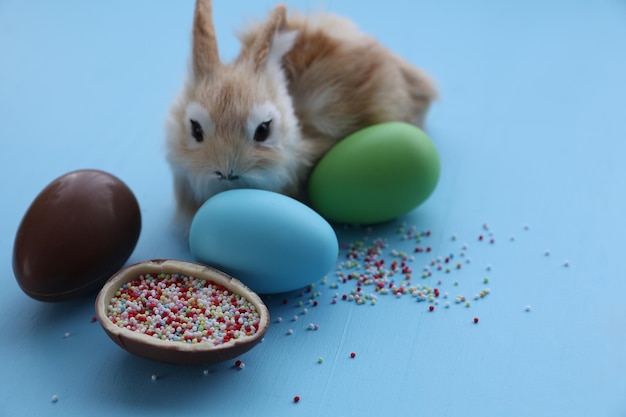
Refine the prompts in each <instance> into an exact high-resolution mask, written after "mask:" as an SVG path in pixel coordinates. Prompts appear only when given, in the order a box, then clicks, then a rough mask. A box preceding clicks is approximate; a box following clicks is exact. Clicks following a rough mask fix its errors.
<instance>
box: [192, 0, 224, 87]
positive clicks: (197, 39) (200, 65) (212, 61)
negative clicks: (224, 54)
mask: <svg viewBox="0 0 626 417" xmlns="http://www.w3.org/2000/svg"><path fill="white" fill-rule="evenodd" d="M212 9H213V7H212V4H211V0H197V1H196V10H195V12H194V17H193V51H192V59H193V71H194V75H195V76H196V77H201V76H202V75H205V74H207V73H210V72H211V71H212V70H213V69H215V68H216V67H217V66H218V64H219V62H220V58H219V54H218V51H217V38H216V36H215V27H214V25H213V12H212Z"/></svg>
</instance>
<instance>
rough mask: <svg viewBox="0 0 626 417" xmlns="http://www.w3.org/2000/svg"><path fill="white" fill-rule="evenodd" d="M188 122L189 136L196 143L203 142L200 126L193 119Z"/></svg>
mask: <svg viewBox="0 0 626 417" xmlns="http://www.w3.org/2000/svg"><path fill="white" fill-rule="evenodd" d="M189 122H190V123H191V136H193V137H194V139H195V140H196V141H197V142H202V141H203V140H204V132H203V131H202V126H200V123H198V122H197V121H195V120H193V119H189Z"/></svg>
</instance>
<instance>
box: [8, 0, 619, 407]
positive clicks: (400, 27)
mask: <svg viewBox="0 0 626 417" xmlns="http://www.w3.org/2000/svg"><path fill="white" fill-rule="evenodd" d="M288 4H290V5H293V6H297V7H299V8H301V9H305V10H317V9H321V8H325V9H327V10H330V11H333V12H337V13H339V14H343V15H346V16H348V17H350V18H352V19H353V20H354V21H355V22H356V23H357V24H358V25H359V26H360V27H361V28H362V29H363V30H365V31H367V32H369V33H371V34H373V35H374V36H376V37H377V38H379V39H380V40H381V41H382V42H383V43H384V44H386V45H387V46H389V47H390V48H391V49H393V50H394V51H396V52H398V53H400V54H401V55H403V56H405V57H406V58H407V59H409V60H410V61H412V62H413V63H415V64H417V65H419V66H421V67H422V68H424V69H425V70H427V71H428V72H429V73H430V74H431V75H432V76H433V77H434V78H435V79H436V80H437V83H438V85H439V88H440V90H441V99H440V100H439V101H438V102H437V103H436V105H435V106H434V108H433V110H432V113H431V114H430V116H429V119H428V126H427V129H428V131H429V133H430V135H431V137H432V138H433V140H434V141H435V143H436V145H437V147H438V149H439V152H440V155H441V162H442V175H441V180H440V183H439V186H438V188H437V190H436V191H435V193H434V195H433V196H432V197H431V198H430V199H429V200H428V201H427V202H426V203H425V204H423V205H422V206H421V207H419V208H418V209H416V210H415V211H413V212H411V213H410V214H408V215H407V216H405V217H403V218H401V219H398V221H397V222H393V223H391V224H385V225H380V226H376V227H373V228H372V229H371V230H368V229H365V228H344V227H342V226H338V227H337V233H338V236H339V239H340V241H341V242H342V243H343V244H347V243H349V242H352V241H354V240H358V239H361V240H363V239H367V240H365V241H366V242H371V241H372V240H373V239H374V238H376V237H382V238H384V239H386V241H387V242H388V245H389V246H388V248H387V249H386V251H385V255H384V256H385V258H386V259H387V262H388V264H389V263H390V262H391V261H392V260H393V259H394V258H393V256H392V254H391V249H397V250H405V251H409V252H410V251H412V250H413V248H414V247H415V246H416V245H417V243H416V242H415V241H414V240H411V239H405V240H403V239H402V236H403V234H404V233H406V231H407V230H408V229H409V228H410V227H411V226H415V228H416V230H417V231H425V230H430V231H431V236H430V237H428V238H424V240H423V242H422V243H420V245H428V246H431V247H432V252H431V253H429V254H423V253H420V254H418V253H415V254H414V255H415V260H414V261H412V262H411V263H410V264H411V266H412V268H413V270H414V275H415V277H414V278H413V280H412V282H413V283H414V284H419V285H423V284H424V285H429V286H432V287H435V286H438V287H439V288H440V290H441V292H442V294H443V293H444V292H449V294H450V298H449V299H448V301H450V302H451V306H450V307H449V308H445V307H444V303H445V301H446V300H444V299H443V295H442V296H441V297H440V298H441V299H440V300H439V304H438V305H436V308H435V310H434V311H433V312H429V311H428V306H429V305H430V304H429V303H428V302H417V301H416V299H415V298H413V297H411V296H410V295H405V296H402V297H396V296H393V295H379V296H378V299H377V303H376V305H375V306H372V305H370V304H367V305H356V304H355V303H354V302H349V301H342V300H339V302H338V303H337V304H332V303H331V300H332V298H333V297H334V294H335V292H336V293H338V294H339V297H340V298H341V295H342V294H344V293H349V292H350V291H351V290H353V289H354V288H355V286H354V283H353V282H352V281H349V282H348V283H346V284H344V283H341V282H340V283H339V284H338V288H337V289H332V288H330V284H331V283H333V282H336V279H337V278H336V276H335V271H329V274H328V281H327V282H326V283H325V284H324V283H321V282H319V283H316V286H315V288H314V289H313V291H312V292H311V293H305V294H304V295H302V296H301V295H300V294H299V293H298V292H295V293H293V294H287V295H284V296H283V295H281V296H278V297H273V298H271V299H267V304H268V307H269V308H270V313H271V315H272V317H273V320H275V319H276V318H277V317H279V316H280V317H283V321H282V323H276V322H273V323H272V325H271V326H270V329H269V330H268V333H267V334H266V337H265V341H264V342H263V343H262V344H261V345H259V346H258V347H256V348H255V349H253V350H252V351H250V352H248V353H247V354H245V355H244V356H242V357H241V358H240V359H241V360H242V361H244V363H245V364H246V367H245V368H244V369H242V370H239V369H235V368H234V367H233V364H232V363H222V364H217V365H212V366H210V367H177V366H171V365H165V364H160V363H154V362H150V361H147V360H144V359H141V358H136V357H134V356H131V355H130V354H128V353H126V352H125V351H123V350H122V349H120V348H119V347H117V346H116V345H114V344H113V343H112V342H111V341H110V340H109V339H108V338H107V337H106V335H105V334H104V332H103V331H102V329H101V328H100V327H99V325H98V324H94V323H91V317H92V316H93V314H94V313H93V301H94V297H85V298H83V299H80V300H76V301H71V302H66V303H59V304H45V303H41V302H37V301H35V300H32V299H30V298H28V297H27V296H26V295H25V294H24V293H23V292H22V291H21V290H20V289H19V287H18V285H17V283H16V281H15V279H14V276H13V272H12V269H11V253H12V246H13V239H14V236H15V232H16V230H17V227H18V225H19V222H20V220H21V217H22V216H23V214H24V213H25V211H26V209H27V208H28V206H29V205H30V203H31V202H32V200H33V199H34V198H35V196H36V195H37V194H38V193H39V192H40V191H41V190H42V189H43V188H44V187H45V185H47V184H48V183H49V182H50V181H52V180H53V179H54V178H56V177H58V176H60V175H62V174H64V173H66V172H69V171H71V170H74V169H78V168H99V169H103V170H106V171H108V172H111V173H113V174H114V175H116V176H118V177H119V178H121V179H122V180H123V181H125V182H126V183H127V184H128V185H129V186H130V187H131V189H132V190H133V191H134V192H135V194H136V196H137V198H138V200H139V203H140V205H141V210H142V216H143V229H142V234H141V237H140V240H139V242H138V245H137V247H136V250H135V252H134V253H133V255H132V257H131V258H130V259H129V262H134V261H140V260H143V259H149V258H158V257H166V258H182V259H190V255H189V252H188V249H187V248H186V247H185V245H184V244H181V242H180V241H179V240H177V239H176V236H175V231H174V229H173V227H172V226H171V222H170V221H171V217H172V214H173V210H174V206H173V198H172V190H171V188H172V187H171V179H170V173H169V170H168V167H167V165H166V164H165V162H164V156H163V155H164V152H163V125H164V118H165V116H166V114H167V110H168V107H169V104H170V102H171V100H172V98H173V97H174V95H175V93H176V92H177V91H178V88H179V86H180V82H181V80H182V77H183V75H184V73H185V70H186V65H187V58H188V52H189V35H190V26H191V15H192V8H193V4H192V2H191V1H186V2H170V1H135V2H125V1H120V0H114V1H90V2H78V1H69V0H65V1H63V0H62V1H56V2H45V1H31V2H23V1H17V0H4V1H2V2H0V56H1V65H0V117H1V123H0V173H1V175H2V181H1V184H2V186H1V190H2V196H3V199H2V203H1V204H0V268H1V270H0V273H1V277H2V278H1V280H2V281H1V282H2V291H1V292H0V329H1V330H2V337H1V338H0V358H1V359H0V361H1V367H2V371H1V372H0V415H1V416H7V417H13V416H35V415H36V416H55V415H63V416H73V415H75V416H78V415H86V414H87V413H88V414H89V415H92V416H101V415H102V416H104V415H107V416H108V415H124V416H126V415H139V416H142V415H145V416H148V415H150V416H166V415H167V416H171V415H186V416H200V415H214V414H215V415H217V414H226V413H228V415H249V414H250V415H259V416H281V415H290V416H293V415H302V416H328V415H332V416H354V415H368V416H369V415H400V414H401V413H404V414H407V415H447V416H459V415H486V416H496V415H497V416H501V415H508V416H591V415H593V416H625V415H626V304H625V303H624V300H623V299H624V294H626V279H625V277H624V232H625V231H626V227H625V226H626V224H625V223H626V220H625V216H624V213H625V212H626V198H624V185H625V183H626V165H625V164H624V154H626V140H625V139H626V123H624V120H625V119H626V110H625V107H624V97H626V82H625V81H624V75H625V74H626V54H625V53H624V51H625V50H626V3H625V2H624V1H621V0H598V1H572V0H551V1H540V0H531V1H524V2H522V1H495V0H494V1H488V0H481V1H476V2H466V1H460V0H443V1H438V2H431V1H426V0H420V1H414V0H411V1H408V0H406V1H402V0H390V1H386V2H381V3H371V4H370V3H368V4H367V5H366V4H364V3H363V2H358V1H352V0H345V1H343V2H338V1H331V0H327V1H326V2H319V1H306V0H302V1H295V0H294V1H289V2H288ZM272 5H273V3H272V2H270V1H265V0H264V1H252V0H246V1H238V2H218V4H216V5H215V12H214V13H215V16H216V20H217V30H218V33H219V38H220V48H221V54H222V57H223V58H224V59H230V58H232V57H234V56H235V55H236V53H237V50H238V45H237V41H236V38H235V37H234V35H233V31H234V30H235V29H236V28H238V27H240V25H241V23H242V22H245V21H246V19H249V18H254V17H257V16H263V14H264V13H265V11H267V10H268V9H269V8H271V7H272ZM484 223H487V224H488V225H489V226H488V227H489V230H485V229H484V228H483V224H484ZM524 225H528V226H529V227H528V229H527V230H526V229H525V227H524ZM400 228H403V230H404V231H403V232H400V231H399V229H400ZM453 234H454V235H456V236H457V239H456V240H453V239H452V235H453ZM481 234H482V235H484V239H483V241H482V242H481V241H479V240H478V236H479V235H481ZM492 234H493V235H492ZM491 238H493V239H495V242H494V243H493V244H490V243H489V239H491ZM464 243H467V250H466V255H465V257H462V256H461V254H460V252H461V248H462V245H463V244H464ZM547 250H549V251H550V255H549V256H546V255H545V252H546V251H547ZM449 254H453V255H454V256H455V258H454V260H453V261H452V262H451V265H452V270H451V272H450V273H446V272H445V269H444V270H443V271H437V270H436V268H435V267H432V268H433V271H434V272H433V276H432V277H430V278H426V279H424V280H421V279H420V278H419V274H420V273H421V271H422V267H423V266H424V265H430V261H431V260H436V258H437V256H442V258H445V257H447V256H449ZM411 255H413V253H411ZM468 257H471V262H470V263H465V262H466V260H465V259H466V258H468ZM343 260H344V259H343V258H341V257H340V259H339V261H338V263H339V262H343ZM457 260H459V261H461V260H462V261H461V262H463V266H462V268H461V269H460V270H457V269H456V268H455V267H454V264H455V262H457ZM566 260H567V261H569V266H567V267H566V266H564V264H565V262H566ZM441 262H442V263H445V262H444V261H441ZM488 269H490V270H488ZM294 273H297V271H294ZM484 277H489V284H487V285H485V284H484V283H483V278H484ZM400 280H401V278H400V277H398V281H400ZM438 280H441V284H438ZM455 281H458V285H454V282H455ZM486 287H489V290H490V294H489V295H487V296H486V297H484V298H481V299H479V300H476V301H475V300H474V299H473V298H474V294H476V293H480V292H481V291H483V290H484V289H485V288H486ZM367 291H370V289H367ZM318 292H321V294H320V295H319V296H318V297H317V298H316V301H318V303H319V305H318V306H317V307H314V306H313V305H311V304H309V301H308V300H309V299H310V298H311V296H312V295H313V294H314V293H318ZM457 294H463V295H466V296H467V297H468V299H469V300H470V301H471V306H470V307H465V305H464V304H463V303H461V304H456V303H455V302H454V298H455V297H456V296H457ZM283 299H286V300H287V304H283ZM299 301H302V302H303V303H304V304H303V306H304V307H306V308H308V313H307V314H303V308H304V307H300V306H298V302H299ZM526 305H529V306H531V310H530V311H525V306H526ZM294 315H297V316H298V317H299V319H298V320H297V321H292V316H294ZM474 317H478V318H480V322H479V323H478V324H474V323H473V318H474ZM309 323H314V324H318V325H319V330H317V331H315V330H312V331H311V330H308V324H309ZM288 329H292V330H293V332H294V333H293V334H292V335H287V331H288ZM66 332H69V334H70V336H69V337H64V335H65V333H66ZM350 352H355V353H356V357H355V358H354V359H351V358H350ZM318 357H323V358H324V361H323V363H321V364H320V363H318V361H317V359H318ZM205 370H207V373H206V374H205V372H204V371H205ZM153 374H154V375H157V376H158V379H157V380H156V381H152V379H151V375H153ZM53 395H57V396H58V402H56V403H53V402H52V401H51V399H52V396H53ZM295 395H298V396H300V397H301V400H300V402H299V403H298V404H294V403H293V400H292V399H293V397H294V396H295Z"/></svg>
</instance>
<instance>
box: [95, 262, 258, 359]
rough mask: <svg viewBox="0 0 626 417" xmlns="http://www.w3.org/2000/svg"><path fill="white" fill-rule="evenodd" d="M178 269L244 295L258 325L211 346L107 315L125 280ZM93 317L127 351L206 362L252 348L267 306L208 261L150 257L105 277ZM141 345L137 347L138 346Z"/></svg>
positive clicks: (164, 357) (185, 273) (163, 357)
mask: <svg viewBox="0 0 626 417" xmlns="http://www.w3.org/2000/svg"><path fill="white" fill-rule="evenodd" d="M148 273H150V274H161V273H166V274H167V273H169V274H174V273H179V274H183V275H186V276H193V277H195V278H199V279H205V280H210V281H212V282H214V283H216V284H219V285H222V286H224V287H225V288H226V289H228V290H229V291H231V292H234V293H236V294H239V295H242V296H244V297H245V298H246V299H247V300H248V302H250V303H251V304H252V305H254V307H255V308H256V311H257V312H258V313H259V316H260V318H259V327H258V330H257V332H256V333H255V334H254V335H252V336H245V337H243V338H240V339H231V340H229V341H228V342H226V343H224V344H221V345H218V346H213V345H211V344H209V343H184V342H179V341H169V340H161V339H157V338H155V337H153V336H148V335H146V334H143V333H139V332H135V331H132V330H128V329H124V328H121V327H118V326H116V325H115V324H114V323H113V322H112V321H111V320H110V319H109V318H108V317H107V309H108V306H109V303H110V301H111V299H112V298H113V296H114V295H115V293H116V292H117V291H118V290H119V289H120V288H121V286H122V285H124V284H125V283H127V282H130V281H133V280H135V279H137V278H138V276H139V275H141V274H148ZM95 308H96V318H97V319H98V321H99V322H100V325H101V326H102V328H103V329H104V331H105V332H106V333H107V335H108V336H109V337H110V338H111V339H112V340H113V341H114V342H115V343H117V344H118V345H119V346H121V347H122V348H124V349H126V350H127V351H129V352H131V353H133V354H135V355H137V356H141V357H144V358H147V359H152V360H157V361H161V362H169V363H178V364H206V363H213V362H219V361H222V360H227V359H230V358H234V357H236V356H238V355H240V354H242V353H244V352H246V351H248V350H250V349H252V348H253V347H254V346H255V345H256V344H257V343H259V342H260V341H261V339H262V338H263V336H264V334H265V332H266V330H267V328H268V327H269V323H270V316H269V310H268V309H267V306H266V305H265V304H264V303H263V300H261V297H259V295H258V294H256V293H255V292H254V291H252V290H251V289H249V288H248V287H247V286H246V285H244V284H243V283H242V282H241V281H239V280H238V279H236V278H234V277H231V276H230V275H228V274H226V273H224V272H222V271H219V270H217V269H215V268H211V267H209V266H207V265H204V264H200V263H194V262H187V261H179V260H173V259H152V260H148V261H142V262H137V263H134V264H131V265H128V266H127V267H125V268H123V269H121V270H120V271H118V272H117V273H115V274H114V275H113V276H112V277H111V278H109V279H108V280H107V282H106V283H105V284H104V286H103V287H102V289H101V290H100V292H99V293H98V297H97V298H96V303H95ZM142 345H143V346H145V349H144V348H139V347H141V346H142Z"/></svg>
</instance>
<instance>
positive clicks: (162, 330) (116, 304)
mask: <svg viewBox="0 0 626 417" xmlns="http://www.w3.org/2000/svg"><path fill="white" fill-rule="evenodd" d="M107 315H108V318H109V320H111V321H112V322H113V323H114V324H115V325H117V326H118V327H123V328H125V329H128V330H132V331H136V332H139V333H143V334H146V335H148V336H152V337H155V338H157V339H161V340H169V341H178V342H183V343H201V342H204V343H209V344H211V345H213V346H218V345H222V344H224V343H227V342H229V341H230V340H232V339H239V338H243V337H246V336H252V335H254V334H255V333H256V332H257V330H258V328H259V321H260V316H259V313H258V312H257V311H256V309H255V307H254V305H252V304H251V303H250V302H249V301H248V300H247V299H246V298H245V297H243V296H241V295H239V294H235V293H233V292H231V291H229V290H227V289H226V288H225V287H223V286H222V285H219V284H216V283H214V282H212V281H209V280H204V279H198V278H194V277H190V276H185V275H182V274H159V275H152V274H146V275H140V276H139V277H138V279H136V280H133V281H130V282H128V283H126V284H124V285H123V286H122V287H121V288H120V289H119V290H118V291H117V292H116V294H115V296H114V297H113V298H112V299H111V302H110V304H109V307H108V313H107Z"/></svg>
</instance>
